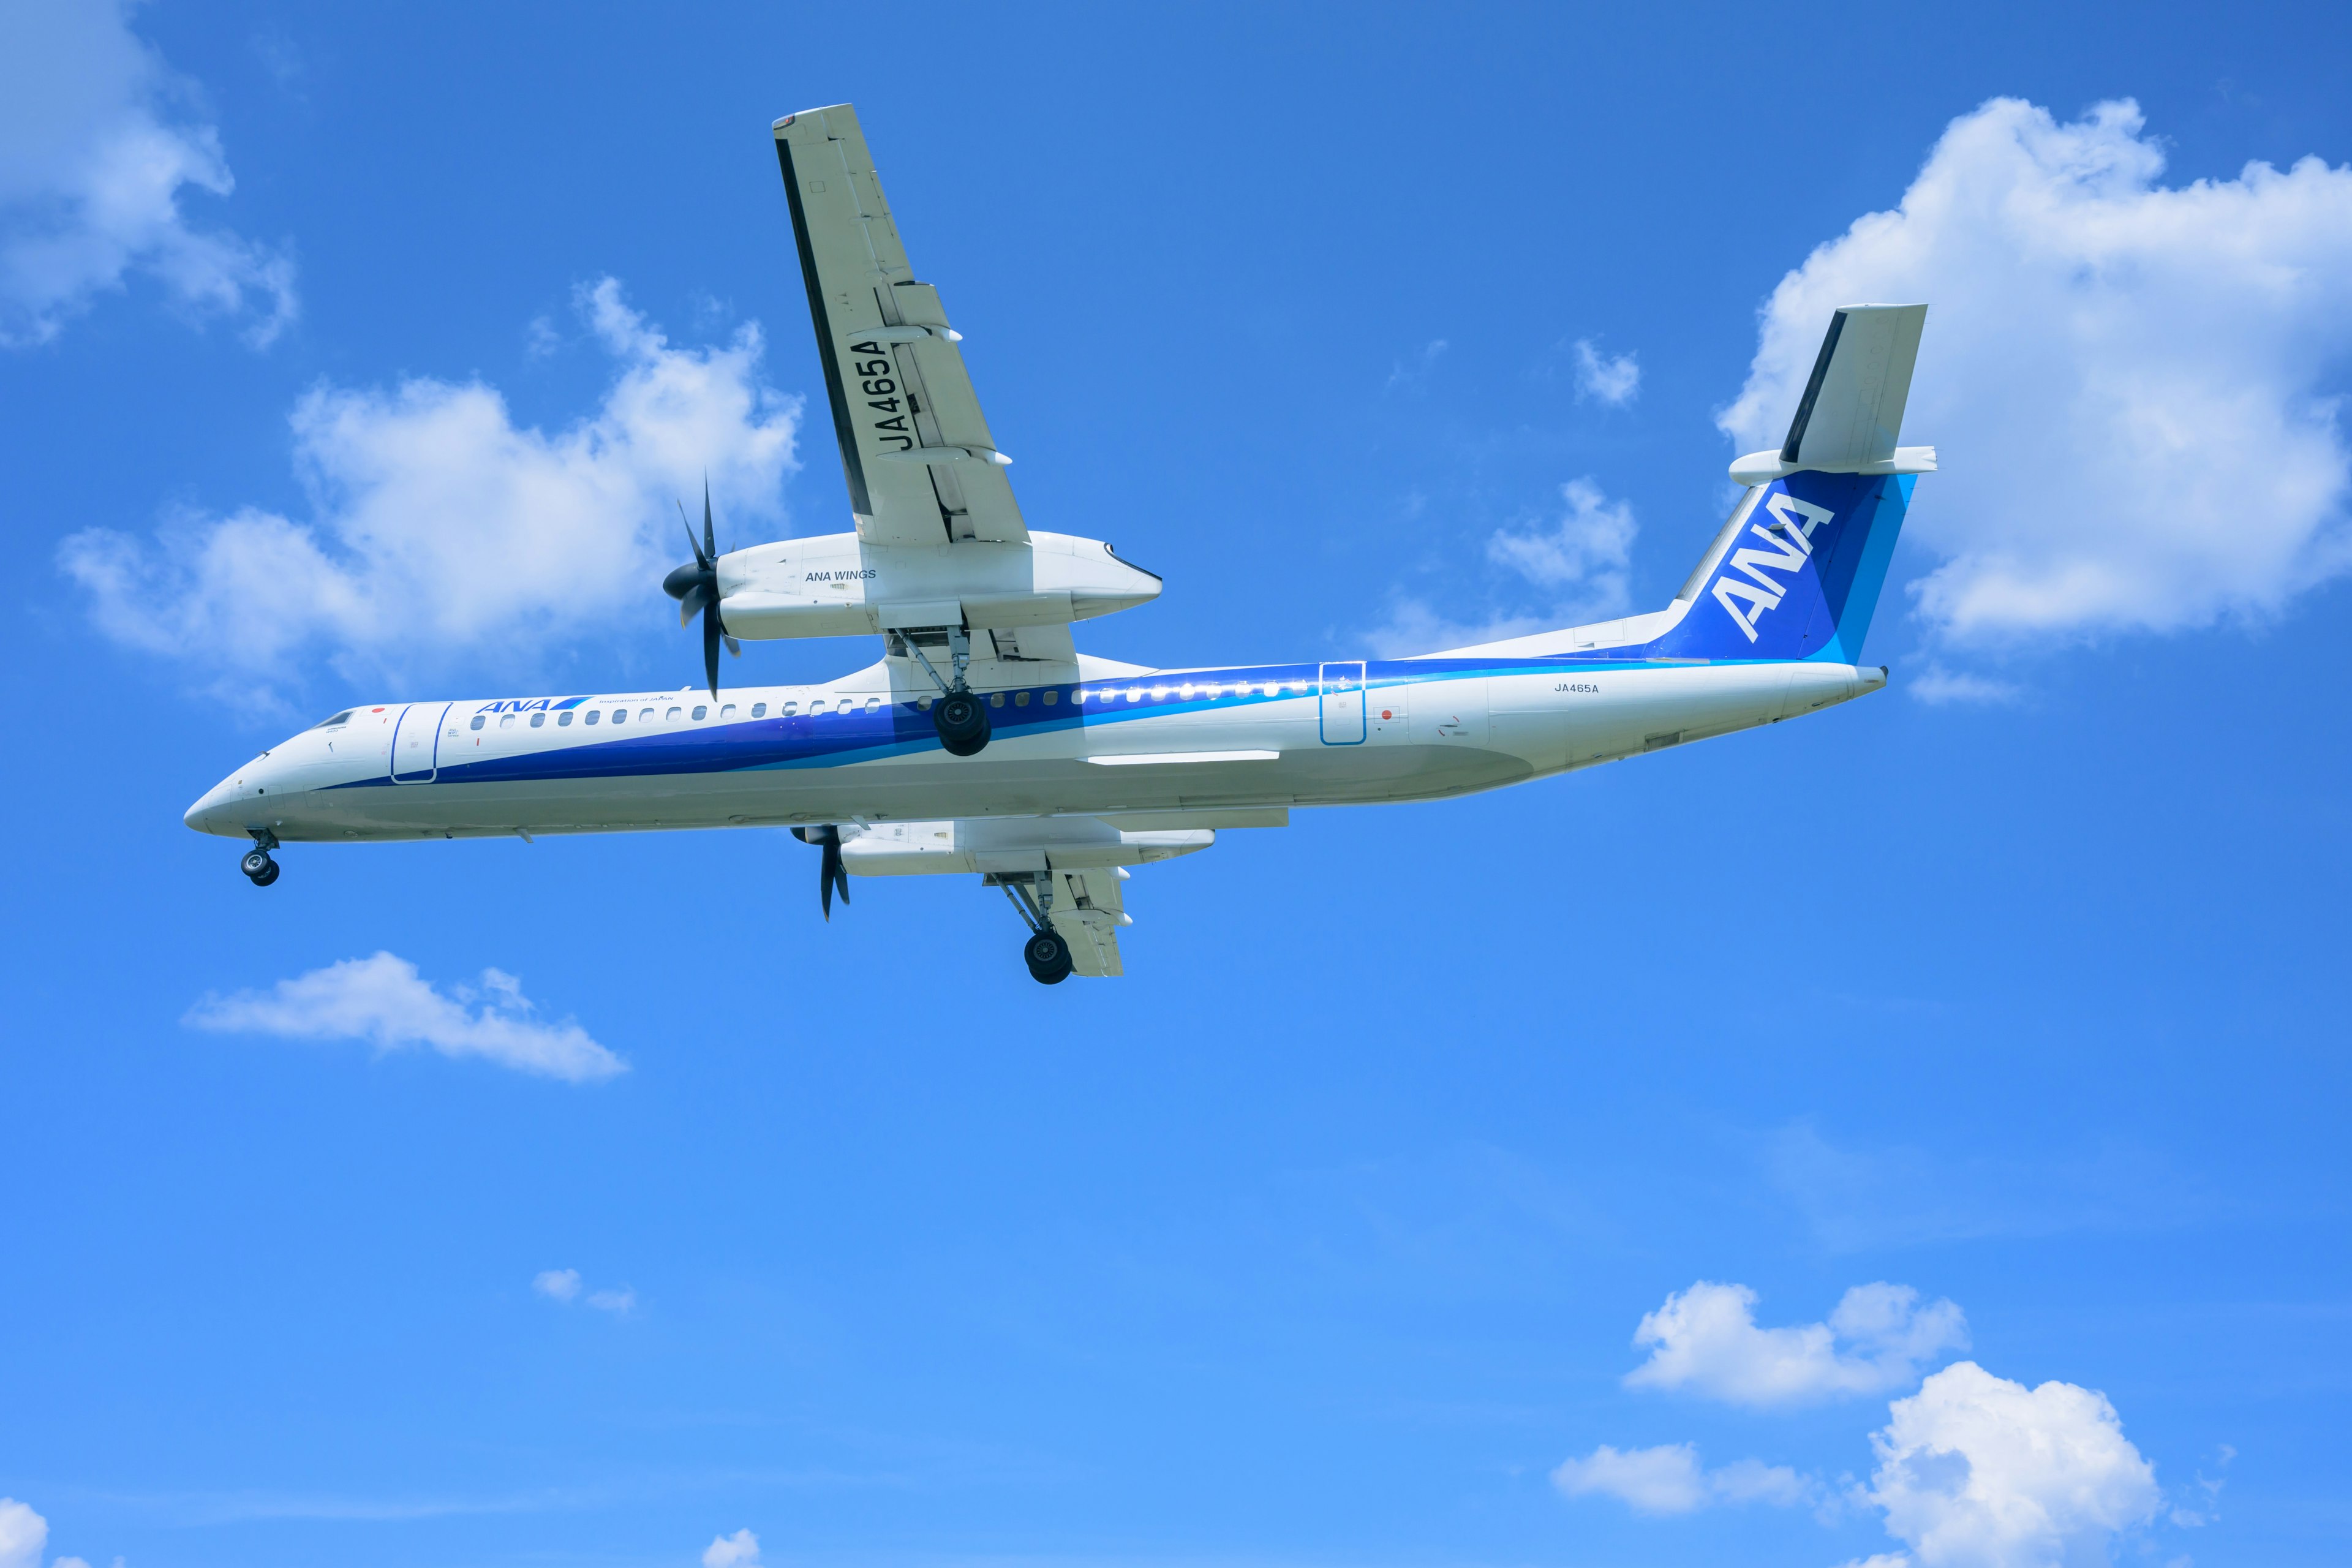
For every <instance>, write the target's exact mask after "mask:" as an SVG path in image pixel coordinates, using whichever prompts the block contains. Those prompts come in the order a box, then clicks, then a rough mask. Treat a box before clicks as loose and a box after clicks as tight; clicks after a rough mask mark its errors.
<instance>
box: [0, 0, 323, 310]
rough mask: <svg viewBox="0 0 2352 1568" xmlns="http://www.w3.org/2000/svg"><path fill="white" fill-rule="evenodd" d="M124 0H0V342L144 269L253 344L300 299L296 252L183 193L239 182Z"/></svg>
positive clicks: (220, 191) (216, 136) (225, 190)
mask: <svg viewBox="0 0 2352 1568" xmlns="http://www.w3.org/2000/svg"><path fill="white" fill-rule="evenodd" d="M129 11H130V6H129V5H127V4H124V3H121V0H17V3H16V4H12V5H7V6H5V7H0V342H5V343H9V344H12V345H17V346H21V345H24V344H27V343H38V342H47V341H48V340H50V339H52V338H54V337H56V336H57V334H58V331H60V330H61V329H62V328H63V326H64V324H65V323H66V321H68V320H70V319H71V318H72V317H73V316H74V315H75V314H76V313H78V312H79V311H80V310H84V309H86V308H87V307H88V306H89V302H90V300H91V299H92V298H93V297H94V296H96V295H97V294H99V293H100V292H102V291H104V290H107V289H119V288H121V287H122V285H123V281H124V279H126V278H127V277H130V276H131V275H133V274H138V275H141V276H143V277H145V278H148V279H152V280H153V281H154V282H156V283H158V284H160V285H161V286H162V287H163V289H165V290H166V291H167V292H168V293H169V294H170V296H171V297H172V298H173V300H174V301H175V302H177V303H178V304H179V305H180V306H182V307H183V308H184V309H186V310H190V311H191V312H193V313H195V314H200V315H231V316H240V317H242V318H244V319H245V321H246V322H247V328H246V334H247V338H248V339H250V340H251V341H252V342H254V343H255V344H256V345H257V346H258V345H264V344H267V343H268V342H269V341H270V340H271V339H272V338H274V337H275V336H276V335H277V334H278V331H279V330H280V329H282V328H283V327H284V326H285V324H286V323H287V322H288V321H291V320H292V319H293V317H294V314H295V310H296V301H295V294H294V264H293V262H292V261H291V260H289V258H287V257H286V256H285V255H283V254H282V253H280V252H278V251H276V250H273V249H271V248H270V247H267V246H262V245H257V244H255V243H253V242H251V241H249V240H246V239H241V238H239V237H237V236H236V235H235V234H233V233H230V232H228V231H227V230H225V229H217V228H211V227H206V226H203V225H201V224H199V223H197V222H194V221H193V220H192V219H191V218H190V217H189V216H188V215H187V214H186V213H185V212H184V210H183V205H182V204H183V201H184V198H186V197H188V196H190V195H197V196H200V197H202V196H211V197H221V196H226V195H228V194H229V192H230V190H231V189H232V188H234V186H235V184H236V182H235V180H234V179H232V177H231V176H230V174H229V169H228V161H227V159H226V156H225V155H224V154H223V153H222V151H221V142H220V133H219V132H218V131H217V130H216V129H215V127H214V126H213V125H212V124H211V123H209V122H208V121H207V120H206V119H205V117H204V116H203V115H202V114H201V112H199V110H198V107H197V102H196V97H197V95H196V93H195V91H194V89H193V88H192V87H191V86H190V85H189V84H188V83H187V82H185V81H184V80H183V79H180V78H178V77H176V76H174V75H173V73H172V72H171V70H170V69H169V68H167V67H166V66H165V65H164V64H163V59H162V58H161V57H160V56H158V55H157V54H156V53H155V51H154V50H153V49H152V48H150V47H148V46H147V45H145V44H144V43H142V42H141V41H140V40H139V38H138V37H135V36H134V35H133V34H132V33H131V26H130V19H129Z"/></svg>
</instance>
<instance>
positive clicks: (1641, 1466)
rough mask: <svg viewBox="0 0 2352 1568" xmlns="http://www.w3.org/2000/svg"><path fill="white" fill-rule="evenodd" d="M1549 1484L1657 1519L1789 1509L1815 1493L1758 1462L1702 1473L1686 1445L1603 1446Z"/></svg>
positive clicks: (1780, 1468) (1785, 1471) (1779, 1468)
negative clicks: (1720, 1508)
mask: <svg viewBox="0 0 2352 1568" xmlns="http://www.w3.org/2000/svg"><path fill="white" fill-rule="evenodd" d="M1551 1480H1552V1485H1554V1486H1556V1487H1558V1488H1559V1489H1560V1490H1561V1491H1563V1492H1565V1493H1567V1494H1568V1495H1569V1496H1570V1497H1589V1496H1592V1495H1594V1494H1599V1495H1601V1496H1602V1497H1613V1498H1615V1499H1617V1500H1619V1501H1620V1502H1622V1503H1623V1504H1624V1505H1625V1506H1626V1507H1628V1508H1630V1509H1632V1510H1633V1511H1634V1512H1636V1513H1653V1514H1664V1513H1691V1512H1694V1511H1696V1510H1699V1509H1702V1508H1706V1507H1707V1506H1708V1505H1709V1504H1712V1503H1754V1502H1760V1503H1769V1504H1771V1505H1773V1506H1774V1507H1778V1508H1786V1507H1789V1506H1790V1505H1792V1504H1795V1503H1801V1502H1803V1501H1804V1500H1806V1499H1807V1498H1809V1497H1811V1495H1812V1493H1813V1487H1812V1484H1811V1482H1809V1481H1807V1480H1806V1479H1804V1478H1803V1477H1802V1476H1800V1475H1799V1474H1797V1472H1796V1471H1794V1470H1792V1469H1790V1468H1788V1467H1787V1466H1785V1465H1767V1464H1765V1463H1764V1462H1763V1461H1762V1460H1760V1459H1736V1460H1734V1461H1733V1462H1732V1463H1730V1464H1728V1465H1725V1466H1723V1467H1722V1468H1720V1469H1714V1470H1708V1469H1705V1468H1701V1467H1700V1464H1699V1458H1698V1450H1697V1448H1696V1447H1693V1446H1692V1445H1690V1444H1688V1443H1664V1444H1660V1445H1659V1446H1658V1447H1654V1448H1626V1449H1618V1448H1613V1447H1610V1446H1609V1445H1608V1444H1606V1443H1603V1444H1601V1446H1600V1447H1597V1448H1595V1449H1593V1450H1592V1452H1591V1454H1589V1455H1587V1456H1586V1457H1585V1458H1581V1459H1569V1460H1566V1461H1564V1462H1563V1463H1562V1464H1561V1465H1560V1467H1559V1468H1558V1469H1556V1470H1554V1471H1553V1472H1552V1473H1551Z"/></svg>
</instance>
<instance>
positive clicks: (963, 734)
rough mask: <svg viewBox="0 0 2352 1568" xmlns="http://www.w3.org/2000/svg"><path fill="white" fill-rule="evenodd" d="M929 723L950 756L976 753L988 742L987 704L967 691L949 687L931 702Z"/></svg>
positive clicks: (965, 755)
mask: <svg viewBox="0 0 2352 1568" xmlns="http://www.w3.org/2000/svg"><path fill="white" fill-rule="evenodd" d="M931 723H932V725H933V727H934V728H936V729H937V730H938V731H939V732H940V745H942V746H945V747H946V748H947V749H948V752H949V753H950V755H952V756H958V757H971V756H977V755H979V753H980V751H981V749H982V747H984V746H986V745H987V744H988V733H989V723H988V704H987V703H985V702H982V700H980V699H979V698H977V697H975V696H973V695H972V694H971V692H969V691H951V692H950V693H948V695H946V696H945V697H942V698H940V700H938V701H937V702H934V703H932V704H931Z"/></svg>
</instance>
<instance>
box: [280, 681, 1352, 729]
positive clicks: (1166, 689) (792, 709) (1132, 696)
mask: <svg viewBox="0 0 2352 1568" xmlns="http://www.w3.org/2000/svg"><path fill="white" fill-rule="evenodd" d="M1285 689H1286V688H1285V683H1284V682H1282V681H1279V680H1269V681H1265V682H1263V683H1253V682H1250V681H1234V682H1232V683H1230V686H1228V684H1227V683H1225V682H1222V681H1207V682H1196V681H1189V680H1188V681H1184V682H1181V683H1180V684H1178V685H1173V686H1128V687H1108V686H1106V687H1092V688H1081V689H1078V690H1076V691H1073V692H1072V693H1070V700H1071V701H1072V702H1074V703H1086V702H1096V703H1111V702H1118V701H1119V700H1122V699H1124V700H1127V701H1129V702H1140V701H1142V700H1145V699H1146V698H1147V697H1148V698H1150V699H1152V700H1155V701H1160V700H1166V699H1168V698H1170V697H1176V698H1179V699H1181V700H1184V701H1187V702H1190V701H1192V700H1195V699H1200V698H1206V699H1209V700H1216V699H1218V698H1222V697H1225V696H1227V695H1231V696H1234V697H1255V696H1259V695H1261V694H1263V695H1265V696H1267V697H1279V696H1281V695H1282V694H1283V691H1284V690H1285ZM1287 689H1288V690H1289V691H1290V693H1291V694H1292V695H1293V696H1297V697H1304V696H1306V695H1307V689H1308V683H1307V682H1306V681H1304V680H1294V681H1291V682H1289V683H1288V685H1287ZM1008 695H1009V696H1010V697H1011V699H1012V704H1013V707H1015V708H1026V707H1028V706H1029V702H1030V695H1031V694H1030V693H1028V692H1026V691H1015V692H1012V693H1009V694H1008V693H1005V692H1003V691H996V692H992V693H990V694H989V699H988V702H989V706H990V707H992V708H1002V707H1003V706H1004V705H1005V700H1006V698H1007V696H1008ZM1061 700H1062V694H1061V693H1060V692H1059V691H1055V690H1047V691H1045V692H1043V693H1040V694H1039V701H1040V703H1041V704H1042V705H1043V706H1045V707H1047V708H1051V707H1054V706H1055V705H1056V704H1058V703H1059V702H1060V701H1061ZM930 705H931V700H930V699H929V698H928V697H926V698H923V699H921V700H919V701H918V702H917V703H916V706H917V707H919V708H929V706H930ZM858 707H859V702H858V700H857V699H856V698H854V697H845V698H842V699H839V700H830V699H826V698H822V697H820V698H818V699H817V700H814V701H813V702H811V703H810V704H809V705H808V711H809V713H810V714H811V715H812V716H814V715H815V714H819V713H828V712H831V713H854V712H856V711H857V710H858ZM864 707H865V710H866V712H868V713H879V712H880V711H882V699H880V698H879V697H869V698H866V700H865V702H864ZM800 711H801V705H800V704H799V703H798V702H781V703H778V704H777V705H776V717H778V718H780V719H790V718H793V717H796V716H798V714H799V713H800ZM656 715H658V716H659V718H660V720H661V721H662V722H664V723H670V724H675V723H677V721H679V719H680V718H681V716H686V715H687V709H686V707H685V705H684V704H676V705H673V706H671V707H668V708H666V709H665V708H662V707H658V706H656V707H651V708H640V709H638V710H636V720H635V721H636V722H637V723H640V724H650V723H653V722H654V721H655V719H656ZM690 716H691V718H692V719H693V721H695V722H697V723H699V722H701V721H704V720H706V719H708V718H709V717H710V705H709V703H705V702H698V703H696V704H694V706H693V710H692V713H691V715H690ZM735 716H736V705H735V704H734V703H732V702H726V703H721V704H719V718H720V720H722V721H724V720H729V719H732V718H734V717H735ZM767 716H768V705H767V704H766V703H765V702H754V703H752V704H751V717H752V718H754V719H764V718H766V717H767ZM350 717H351V714H350V713H349V712H343V713H338V714H336V715H335V716H334V717H333V718H332V719H329V720H327V721H325V722H324V723H322V724H321V725H320V726H319V727H320V729H325V728H327V727H328V726H329V725H333V724H337V723H341V722H342V721H345V720H347V719H349V718H350ZM520 717H522V716H521V715H520V714H516V713H501V714H499V716H498V719H499V729H501V730H511V729H513V728H514V727H515V721H516V720H517V719H518V718H520ZM488 718H489V716H488V714H485V713H477V714H475V715H474V717H473V721H472V726H471V727H472V728H474V729H477V730H479V729H481V728H483V727H484V725H485V724H486V723H487V721H488ZM575 718H576V719H578V720H579V721H580V722H581V723H582V724H583V725H586V726H593V725H597V724H602V723H606V722H610V723H613V724H615V725H619V724H626V723H628V722H630V717H629V710H627V709H626V708H613V709H601V708H590V709H586V710H568V711H564V712H560V713H558V714H556V715H555V724H556V728H558V729H563V728H567V727H568V726H570V724H571V723H572V721H573V720H574V719H575ZM546 723H547V711H546V710H544V709H541V710H539V711H538V712H535V713H532V714H531V715H530V727H531V728H532V729H534V730H537V729H541V728H543V727H544V726H545V725H546Z"/></svg>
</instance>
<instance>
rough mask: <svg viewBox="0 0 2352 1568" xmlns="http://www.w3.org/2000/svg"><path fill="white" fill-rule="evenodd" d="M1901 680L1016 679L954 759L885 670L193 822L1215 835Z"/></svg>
mask: <svg viewBox="0 0 2352 1568" xmlns="http://www.w3.org/2000/svg"><path fill="white" fill-rule="evenodd" d="M997 668H998V669H999V670H1002V669H1003V668H1004V667H1003V666H998V667H997ZM1107 668H1120V667H1107ZM976 684H977V683H976ZM1884 684H1885V672H1884V671H1883V670H1880V669H1877V668H1857V667H1855V666H1852V665H1845V664H1832V663H1826V662H1821V661H1815V660H1802V661H1786V662H1783V661H1773V662H1754V663H1731V662H1716V663H1701V662H1693V661H1685V662H1671V661H1661V660H1638V659H1637V660H1611V659H1609V658H1595V659H1593V660H1591V661H1590V662H1584V661H1580V660H1571V659H1560V658H1543V659H1508V658H1436V659H1409V660H1396V661H1387V662H1378V661H1376V662H1372V663H1370V664H1367V663H1364V662H1361V661H1352V660H1351V661H1342V662H1328V663H1320V664H1300V665H1275V666H1258V667H1251V668H1198V669H1186V670H1155V671H1150V672H1148V673H1139V672H1128V671H1125V670H1124V669H1123V668H1122V672H1121V673H1118V674H1110V673H1100V674H1097V675H1095V676H1094V677H1093V678H1091V679H1077V680H1066V681H1060V682H1054V683H1048V684H1043V685H1035V686H1017V685H1014V686H1007V685H1003V684H1001V681H1000V683H999V685H998V687H997V689H992V690H988V691H987V692H986V695H987V697H988V700H989V701H990V702H991V704H992V706H991V709H990V716H991V720H992V724H993V736H992V740H991V741H990V742H989V744H988V746H987V748H986V749H985V750H984V751H982V752H980V753H979V754H978V755H976V756H971V757H958V756H952V755H950V754H949V753H948V752H945V751H944V750H942V749H941V747H940V742H939V740H938V737H937V734H936V732H935V731H934V729H933V726H932V723H931V721H930V718H929V713H928V711H927V709H928V705H929V696H930V693H931V688H930V687H929V683H928V682H927V681H925V680H924V679H923V677H922V676H921V674H920V673H919V671H910V670H908V669H907V668H904V667H903V664H902V662H901V661H897V660H892V661H887V662H886V663H883V664H877V665H875V666H872V667H870V668H867V669H866V670H863V671H860V672H858V673H857V674H856V675H852V676H849V677H845V678H844V679H841V680H839V681H836V682H834V683H832V684H829V685H824V686H803V687H763V688H754V689H733V690H727V691H724V692H722V693H721V694H720V695H719V698H717V699H715V700H714V699H713V698H712V697H711V696H710V695H709V692H707V691H703V690H700V689H685V690H677V691H661V692H637V693H627V694H614V695H610V696H598V697H551V698H521V699H513V698H509V699H486V700H461V701H432V702H414V703H385V704H383V705H381V706H374V707H360V708H356V709H353V710H351V711H350V713H349V714H348V716H341V722H332V723H329V724H324V725H320V726H319V727H316V728H313V729H311V730H308V731H303V732H302V733H300V734H299V735H296V736H294V737H293V738H292V739H290V740H289V741H287V742H284V743H282V744H280V745H278V746H275V747H273V748H271V749H270V750H269V751H268V752H263V753H262V754H261V755H260V756H258V757H256V758H255V759H254V760H253V761H252V762H250V763H247V764H246V765H245V766H244V767H242V768H240V769H238V770H237V771H236V773H232V774H231V775H230V776H229V777H227V778H226V779H224V780H222V781H221V782H220V784H217V785H215V787H214V788H213V789H212V790H211V791H210V792H209V793H208V794H206V795H205V796H204V798H203V799H201V800H199V801H198V802H197V803H196V804H195V805H194V806H192V807H190V808H189V810H188V813H187V822H188V825H189V826H192V827H194V828H197V829H198V830H200V831H203V832H207V833H216V834H221V835H223V836H226V837H239V838H242V837H247V835H253V836H255V837H263V839H264V841H265V842H267V841H268V839H270V838H275V839H277V840H283V841H287V842H298V841H306V840H307V841H333V840H337V839H352V840H366V839H404V838H441V837H478V836H485V835H503V834H518V833H520V834H526V835H529V834H540V833H600V832H616V831H627V830H633V829H648V828H680V827H724V826H760V825H774V826H784V825H793V824H809V823H843V824H846V823H858V824H873V823H882V822H893V821H899V822H903V821H913V820H932V819H946V818H975V817H1004V816H1105V815H1116V814H1135V813H1150V814H1188V813H1197V814H1200V820H1201V821H1202V822H1203V823H1208V824H1212V825H1213V822H1214V820H1215V818H1216V817H1217V816H1218V815H1219V814H1230V813H1234V812H1245V811H1250V810H1258V809H1265V808H1276V807H1288V806H1313V805H1368V804H1375V803H1381V802H1392V801H1407V800H1427V799H1432V798H1436V797H1440V796H1445V795H1463V794H1466V793H1469V792H1472V791H1475V790H1483V789H1492V788H1495V787H1496V786H1499V785H1502V784H1516V783H1518V782H1521V781H1523V780H1526V779H1530V778H1536V777H1540V776H1542V775H1545V774H1549V773H1561V772H1564V771H1567V770H1569V769H1572V768H1579V767H1586V766H1590V765H1591V764H1593V763H1603V762H1610V761H1613V760H1615V759H1617V758H1620V757H1624V756H1629V755H1633V754H1634V753H1637V752H1644V751H1655V750H1660V749H1662V748H1664V747H1666V746H1670V745H1675V744H1678V743H1680V742H1685V741H1693V740H1701V739H1705V738H1706V737H1708V736H1712V735H1720V734H1726V733H1728V732H1730V731H1735V730H1743V729H1748V728H1750V727H1753V726H1756V725H1759V724H1767V723H1772V722H1775V721H1779V720H1781V719H1788V718H1794V717H1798V716H1800V715H1802V714H1805V713H1808V712H1811V711H1813V710H1817V709H1820V708H1823V707H1827V706H1829V705H1831V704H1832V703H1835V702H1841V701H1843V700H1846V699H1848V698H1851V697H1855V696H1859V695H1861V694H1862V693H1864V692H1865V691H1872V690H1875V689H1877V688H1878V687H1880V686H1882V685H1884ZM592 716H593V717H592Z"/></svg>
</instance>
